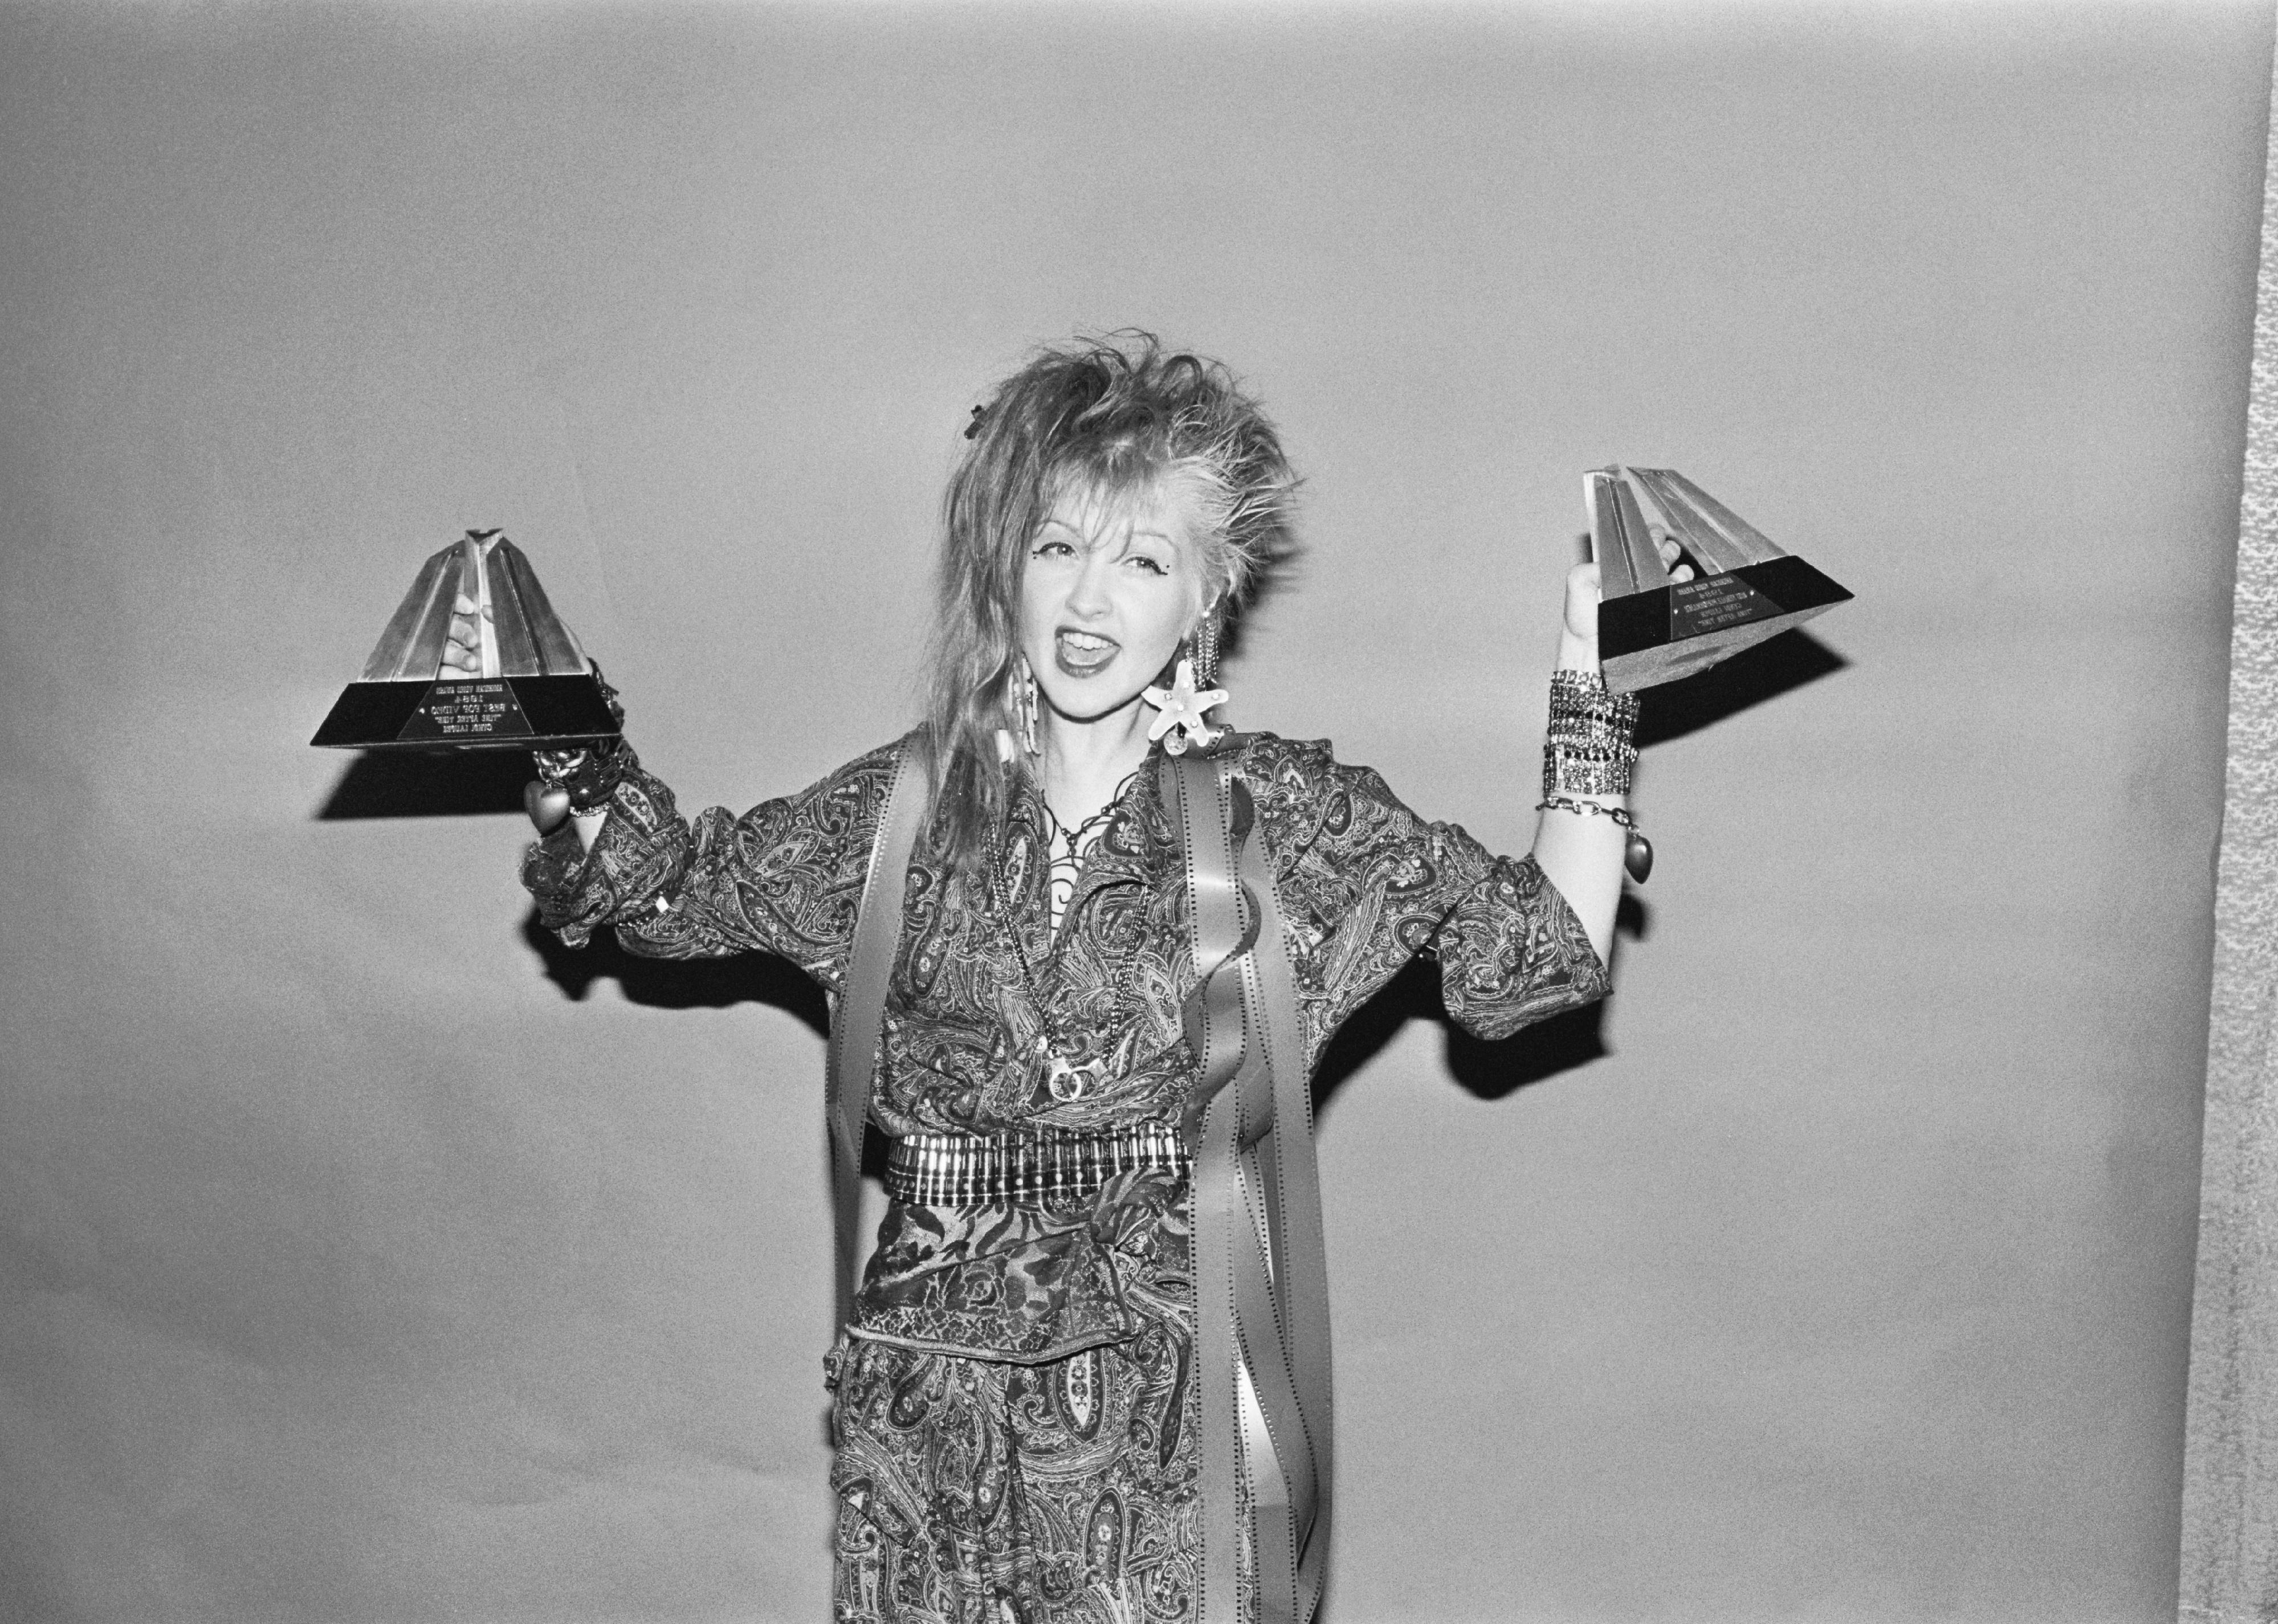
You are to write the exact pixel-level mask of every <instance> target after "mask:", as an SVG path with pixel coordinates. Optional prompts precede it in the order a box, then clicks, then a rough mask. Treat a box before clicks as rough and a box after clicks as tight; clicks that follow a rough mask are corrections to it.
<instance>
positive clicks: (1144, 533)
mask: <svg viewBox="0 0 2278 1624" xmlns="http://www.w3.org/2000/svg"><path fill="white" fill-rule="evenodd" d="M1042 530H1066V532H1067V533H1068V534H1069V535H1071V536H1073V537H1074V538H1076V539H1077V540H1078V541H1088V540H1089V539H1090V538H1089V537H1087V536H1086V535H1085V534H1084V533H1083V532H1082V530H1078V529H1076V527H1075V526H1074V525H1073V524H1070V523H1069V522H1067V521H1066V519H1059V518H1047V519H1046V520H1045V521H1044V522H1043V527H1042ZM1042 530H1040V531H1039V532H1038V533H1039V534H1041V533H1042ZM1126 539H1127V540H1129V541H1159V542H1164V543H1166V544H1168V545H1172V546H1176V545H1178V540H1179V538H1177V537H1175V536H1173V535H1172V534H1171V533H1170V532H1169V531H1168V530H1133V531H1131V532H1130V533H1129V534H1128V537H1127V538H1126Z"/></svg>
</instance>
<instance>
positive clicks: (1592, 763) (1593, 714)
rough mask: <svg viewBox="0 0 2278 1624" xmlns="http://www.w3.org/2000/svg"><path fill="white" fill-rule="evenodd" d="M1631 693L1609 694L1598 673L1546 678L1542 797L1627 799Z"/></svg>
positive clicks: (1634, 713)
mask: <svg viewBox="0 0 2278 1624" xmlns="http://www.w3.org/2000/svg"><path fill="white" fill-rule="evenodd" d="M1637 717H1638V701H1637V696H1636V695H1635V694H1617V693H1611V692H1609V691H1608V690H1607V688H1606V679H1605V677H1604V676H1603V675H1601V673H1599V672H1595V671H1577V670H1572V669H1566V668H1562V669H1560V670H1556V671H1554V672H1552V673H1551V674H1550V725H1549V727H1548V730H1547V731H1546V732H1545V733H1544V735H1543V739H1542V793H1543V794H1545V795H1556V794H1558V793H1559V792H1560V791H1562V790H1563V791H1566V792H1569V793H1571V794H1575V795H1627V794H1628V793H1629V792H1630V787H1631V782H1632V774H1633V772H1634V770H1635V768H1636V766H1637V744H1636V736H1637Z"/></svg>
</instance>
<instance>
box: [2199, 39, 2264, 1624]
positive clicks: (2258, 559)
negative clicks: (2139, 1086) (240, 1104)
mask: <svg viewBox="0 0 2278 1624" xmlns="http://www.w3.org/2000/svg"><path fill="white" fill-rule="evenodd" d="M2272 100H2273V108H2274V118H2273V132H2274V134H2278V69H2274V74H2273V84H2272ZM2273 150H2274V154H2278V149H2273ZM2226 754H2227V766H2226V769H2225V777H2224V784H2223V820H2222V848H2221V858H2220V860H2219V864H2218V867H2217V873H2216V881H2215V932H2214V986H2213V1004H2212V1008H2211V1010H2210V1021H2209V1026H2208V1033H2207V1078H2206V1127H2205V1146H2204V1151H2203V1155H2204V1158H2205V1159H2204V1162H2203V1163H2202V1172H2201V1175H2200V1195H2199V1201H2200V1207H2199V1248H2198V1277H2197V1284H2196V1288H2195V1292H2194V1296H2193V1299H2192V1307H2191V1369H2190V1412H2189V1420H2188V1421H2187V1422H2186V1425H2185V1445H2184V1462H2183V1517H2182V1582H2181V1586H2180V1593H2179V1595H2178V1597H2177V1598H2176V1599H2177V1616H2178V1618H2179V1619H2181V1620H2185V1621H2186V1624H2267V1621H2268V1620H2273V1619H2278V1070H2274V1065H2273V1062H2274V1059H2278V1056H2274V1054H2273V1051H2272V1044H2271V1036H2272V1033H2271V1025H2272V1018H2273V1015H2274V1013H2278V996H2274V995H2278V161H2267V162H2266V168H2265V172H2264V176H2263V199H2262V263H2261V269H2260V271H2259V276H2258V277H2257V279H2256V291H2255V313H2254V376H2253V385H2252V390H2251V395H2250V397H2249V400H2248V405H2247V431H2246V469H2245V479H2244V491H2243V493H2242V496H2241V499H2240V503H2239V526H2238V574H2237V582H2236V588H2235V594H2234V599H2233V608H2232V620H2231V637H2230V722H2229V737H2228V747H2227V751H2226Z"/></svg>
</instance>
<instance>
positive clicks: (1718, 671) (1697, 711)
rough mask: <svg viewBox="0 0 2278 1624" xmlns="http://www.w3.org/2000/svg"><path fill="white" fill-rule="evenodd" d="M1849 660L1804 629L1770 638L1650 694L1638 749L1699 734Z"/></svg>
mask: <svg viewBox="0 0 2278 1624" xmlns="http://www.w3.org/2000/svg"><path fill="white" fill-rule="evenodd" d="M1850 663H1851V662H1850V661H1849V660H1846V659H1844V658H1843V656H1842V655H1840V654H1838V653H1837V652H1835V651H1834V650H1833V649H1831V648H1829V647H1828V646H1827V645H1826V644H1824V643H1822V642H1821V641H1820V640H1819V639H1818V638H1816V637H1813V636H1812V635H1811V634H1810V633H1809V632H1808V631H1806V630H1804V629H1802V628H1801V627H1797V628H1795V629H1793V630H1791V631H1784V632H1782V633H1780V635H1779V636H1778V637H1767V638H1766V639H1764V641H1763V642H1762V643H1759V644H1756V646H1755V647H1754V648H1752V649H1743V650H1742V651H1741V652H1739V653H1738V654H1735V655H1733V656H1732V657H1731V659H1730V660H1724V661H1723V662H1722V663H1721V664H1718V665H1714V666H1711V667H1709V669H1707V670H1706V671H1701V672H1698V673H1695V674H1694V675H1692V676H1687V677H1680V678H1678V680H1677V681H1676V682H1664V683H1663V684H1662V685H1661V686H1660V687H1658V688H1655V689H1654V690H1651V691H1650V692H1649V693H1647V695H1646V697H1645V700H1644V703H1643V704H1642V705H1640V707H1639V711H1638V730H1637V742H1638V748H1640V750H1642V749H1644V748H1645V747H1646V746H1647V745H1650V744H1658V743H1661V742H1662V741H1663V740H1664V739H1679V738H1683V737H1684V736H1686V734H1688V733H1698V732H1699V731H1700V730H1701V728H1706V727H1709V726H1711V725H1713V724H1715V723H1716V722H1720V721H1724V719H1725V718H1726V717H1727V716H1737V715H1739V713H1741V712H1742V711H1745V710H1748V709H1750V708H1751V707H1753V706H1755V705H1762V703H1763V702H1764V701H1765V700H1767V699H1777V698H1779V697H1780V695H1782V694H1784V693H1786V692H1788V691H1790V690H1793V689H1798V688H1801V687H1802V686H1803V685H1804V684H1805V683H1807V682H1817V681H1818V680H1819V679H1820V678H1821V677H1823V676H1830V675H1833V674H1834V673H1836V672H1838V671H1840V670H1842V669H1843V668H1844V667H1846V666H1848V665H1849V664H1850Z"/></svg>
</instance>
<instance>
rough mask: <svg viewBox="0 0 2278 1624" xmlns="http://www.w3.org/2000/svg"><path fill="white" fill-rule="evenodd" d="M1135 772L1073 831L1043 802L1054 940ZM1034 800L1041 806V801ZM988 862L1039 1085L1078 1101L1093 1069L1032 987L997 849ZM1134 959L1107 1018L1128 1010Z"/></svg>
mask: <svg viewBox="0 0 2278 1624" xmlns="http://www.w3.org/2000/svg"><path fill="white" fill-rule="evenodd" d="M1139 772H1140V769H1138V768H1134V769H1133V770H1132V771H1131V772H1130V773H1128V774H1125V775H1124V778H1123V782H1120V783H1119V784H1117V785H1116V786H1115V793H1114V794H1112V795H1111V796H1109V797H1107V804H1105V806H1103V807H1101V808H1100V809H1099V810H1098V811H1097V812H1094V813H1092V814H1091V816H1090V817H1089V818H1086V819H1085V820H1083V821H1082V823H1079V824H1078V825H1076V826H1075V827H1074V828H1073V829H1070V828H1068V827H1066V826H1065V825H1064V824H1062V823H1061V822H1060V820H1059V814H1058V813H1056V812H1053V811H1052V809H1051V804H1050V803H1049V802H1043V797H1042V796H1039V797H1037V799H1038V800H1039V801H1040V802H1043V807H1044V821H1045V825H1046V827H1045V830H1044V853H1045V858H1046V862H1047V867H1046V869H1045V873H1044V891H1045V897H1046V900H1047V902H1048V903H1050V904H1051V926H1052V934H1053V935H1054V936H1058V935H1059V928H1060V921H1061V920H1062V919H1064V918H1065V917H1066V912H1067V908H1068V904H1069V903H1071V902H1073V901H1074V898H1075V888H1076V882H1077V881H1079V880H1080V879H1082V874H1083V863H1084V858H1086V857H1088V856H1089V854H1090V852H1091V849H1092V848H1093V847H1094V846H1097V844H1098V843H1099V838H1100V836H1101V835H1105V833H1106V832H1107V826H1108V825H1109V824H1110V823H1111V822H1112V821H1113V820H1114V817H1115V809H1116V807H1117V806H1119V805H1120V804H1122V800H1123V796H1124V792H1125V791H1126V790H1128V789H1130V787H1131V781H1132V780H1133V779H1135V778H1136V777H1137V776H1138V775H1139ZM992 859H993V860H992V861H991V862H990V865H989V902H990V909H991V911H994V912H995V914H996V915H997V924H998V928H999V929H1001V930H1002V931H1003V932H1004V933H1005V941H1007V942H1010V943H1012V946H1013V962H1014V963H1015V964H1018V965H1020V967H1021V990H1022V991H1023V992H1025V993H1026V994H1027V995H1028V1007H1029V1008H1030V1009H1031V1010H1035V1011H1036V1025H1037V1026H1038V1028H1039V1030H1038V1032H1037V1033H1036V1055H1037V1057H1038V1058H1039V1059H1041V1060H1042V1061H1043V1063H1044V1086H1045V1087H1046V1088H1048V1089H1049V1090H1051V1096H1052V1098H1053V1100H1054V1101H1055V1102H1058V1103H1059V1104H1062V1105H1066V1104H1068V1103H1069V1102H1073V1101H1076V1100H1081V1099H1082V1098H1083V1096H1084V1095H1085V1094H1087V1093H1089V1092H1090V1090H1091V1088H1092V1086H1094V1085H1095V1084H1096V1083H1097V1081H1098V1080H1099V1079H1098V1078H1097V1074H1096V1072H1095V1070H1094V1068H1092V1067H1090V1066H1079V1065H1077V1064H1075V1063H1074V1061H1073V1060H1071V1059H1070V1058H1069V1057H1068V1055H1067V1047H1068V1046H1067V1042H1066V1039H1065V1038H1064V1037H1063V1036H1062V1035H1061V1033H1060V1029H1059V1022H1058V1021H1056V1020H1054V1019H1053V1018H1052V1015H1051V1010H1048V1009H1047V1008H1045V1007H1044V999H1043V993H1042V992H1041V991H1039V990H1038V988H1037V986H1036V968H1035V966H1033V965H1032V964H1029V963H1028V949H1026V948H1024V947H1023V946H1021V933H1020V932H1019V931H1018V930H1017V929H1015V928H1014V927H1013V910H1012V907H1011V904H1010V903H1007V901H1006V900H1005V891H1004V879H1003V875H1004V871H1005V854H1004V852H1003V850H1002V849H1001V848H1000V849H999V850H998V851H997V852H995V853H993V854H992ZM1138 958H1139V949H1138V946H1137V945H1136V944H1135V945H1134V946H1133V948H1132V949H1131V950H1130V952H1129V953H1128V954H1127V955H1126V956H1125V957H1124V963H1123V965H1122V969H1121V971H1120V973H1119V974H1118V975H1117V976H1116V977H1115V980H1114V986H1115V1003H1114V1004H1113V1006H1112V1015H1113V1016H1114V1017H1115V1018H1121V1017H1122V1016H1123V1015H1125V1014H1126V1013H1128V1006H1129V1003H1130V995H1131V972H1132V967H1133V966H1134V965H1135V964H1136V963H1137V962H1138Z"/></svg>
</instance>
